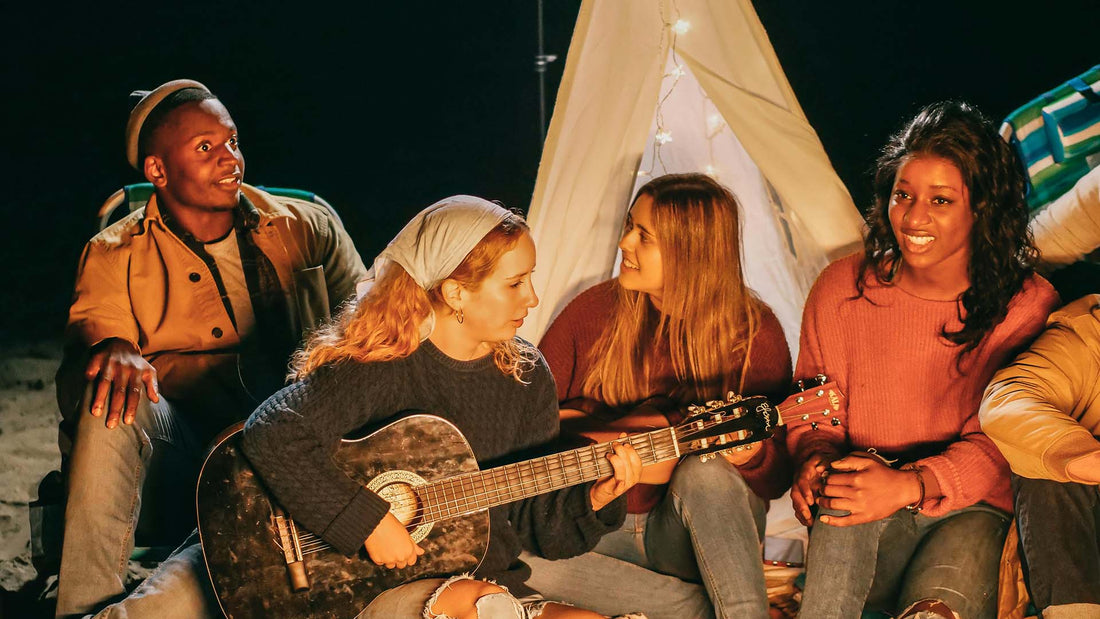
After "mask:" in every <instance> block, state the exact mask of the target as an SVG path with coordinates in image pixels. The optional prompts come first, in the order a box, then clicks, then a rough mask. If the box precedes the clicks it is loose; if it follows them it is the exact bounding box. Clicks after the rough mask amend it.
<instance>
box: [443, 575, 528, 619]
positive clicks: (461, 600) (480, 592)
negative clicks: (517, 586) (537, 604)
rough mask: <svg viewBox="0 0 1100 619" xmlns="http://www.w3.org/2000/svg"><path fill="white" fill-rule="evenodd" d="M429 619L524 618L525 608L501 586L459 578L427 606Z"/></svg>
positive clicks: (446, 585) (449, 581)
mask: <svg viewBox="0 0 1100 619" xmlns="http://www.w3.org/2000/svg"><path fill="white" fill-rule="evenodd" d="M424 617H425V619H488V618H494V619H495V618H497V617H499V618H500V619H512V618H513V617H514V618H515V619H524V618H525V615H524V610H523V605H521V604H520V603H519V601H518V600H516V598H514V597H512V594H510V593H508V590H507V589H505V588H504V587H501V586H500V585H497V584H494V583H491V582H487V581H484V580H476V579H474V578H472V577H470V576H469V575H461V576H455V577H454V578H451V579H450V580H448V581H447V582H445V583H443V584H442V585H440V586H439V588H438V589H436V591H435V593H434V594H432V597H431V598H429V599H428V602H427V604H425V606H424Z"/></svg>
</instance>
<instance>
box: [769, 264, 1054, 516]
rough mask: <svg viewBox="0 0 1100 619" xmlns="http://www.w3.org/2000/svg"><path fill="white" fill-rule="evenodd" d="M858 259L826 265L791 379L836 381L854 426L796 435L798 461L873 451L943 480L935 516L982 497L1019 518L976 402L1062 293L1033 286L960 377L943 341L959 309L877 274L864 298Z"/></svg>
mask: <svg viewBox="0 0 1100 619" xmlns="http://www.w3.org/2000/svg"><path fill="white" fill-rule="evenodd" d="M861 260H862V256H861V255H853V256H848V257H847V258H842V259H840V260H838V261H836V262H834V263H833V264H831V265H829V266H828V267H827V268H826V269H825V270H824V271H823V272H822V273H821V276H820V277H818V279H817V282H816V283H815V284H814V287H813V290H811V291H810V296H809V298H808V299H807V301H806V308H805V310H804V312H803V315H802V334H801V339H800V350H799V355H798V363H797V365H796V370H795V374H796V375H797V376H799V377H804V376H813V375H815V374H818V373H822V374H825V375H826V376H828V377H829V379H830V380H832V381H835V382H836V383H837V386H838V387H839V389H840V391H841V392H842V393H843V394H845V396H846V397H847V423H846V424H845V425H844V426H840V427H833V426H827V425H824V424H822V425H820V426H818V429H811V427H810V426H801V427H798V428H793V429H791V430H790V431H789V433H788V447H789V448H790V451H791V454H792V456H793V457H794V459H795V462H796V464H800V463H801V462H804V461H805V460H806V459H807V458H808V457H809V455H810V454H812V453H813V452H814V451H815V450H819V449H823V450H835V451H839V452H841V453H847V452H848V451H851V450H862V449H868V448H871V447H874V448H875V449H876V450H878V451H879V452H880V453H882V454H885V455H887V456H888V457H891V458H898V459H899V460H901V461H902V462H917V463H919V464H920V465H921V466H922V467H924V468H925V470H926V471H927V472H928V473H931V474H932V475H935V476H936V480H937V481H938V482H939V487H940V489H941V491H942V492H943V496H942V497H937V498H929V499H928V500H926V501H925V503H924V512H925V513H926V514H928V515H930V516H939V515H943V514H945V513H947V512H949V511H953V510H956V509H960V508H963V507H967V506H969V505H973V504H974V503H977V502H979V501H984V502H986V503H988V504H990V505H993V506H994V507H997V508H999V509H1002V510H1005V511H1008V512H1011V511H1012V493H1011V491H1010V489H1009V485H1008V465H1007V463H1006V462H1005V460H1004V458H1003V457H1002V456H1001V453H1000V452H999V451H998V450H997V448H996V446H995V445H994V444H993V442H992V441H991V440H990V439H989V437H987V436H986V435H985V434H983V433H982V431H981V428H980V427H979V423H978V404H979V403H980V402H981V399H982V393H983V391H984V390H985V387H986V385H987V384H989V381H990V378H991V377H992V376H993V373H994V372H995V371H997V369H999V368H1000V367H1002V366H1003V365H1005V364H1006V363H1007V362H1008V361H1010V360H1012V358H1013V356H1014V355H1015V354H1016V353H1018V352H1019V351H1020V350H1021V349H1023V348H1024V347H1026V346H1027V345H1028V344H1029V343H1030V342H1031V341H1032V340H1033V339H1034V338H1035V337H1036V336H1037V335H1038V334H1039V332H1040V331H1041V330H1042V328H1043V324H1044V323H1045V321H1046V318H1047V315H1048V314H1049V313H1050V312H1051V310H1053V309H1054V308H1055V307H1056V306H1057V304H1058V295H1057V293H1055V292H1054V288H1052V287H1051V285H1050V284H1049V283H1047V281H1046V280H1045V279H1043V278H1042V277H1040V276H1038V275H1033V276H1031V277H1030V278H1029V279H1028V280H1026V281H1025V282H1024V286H1023V288H1022V289H1021V290H1020V292H1018V293H1017V294H1016V296H1014V297H1013V298H1012V300H1011V301H1010V302H1009V306H1008V313H1007V315H1006V316H1005V318H1004V320H1002V321H1001V322H1000V323H999V324H997V325H996V326H995V327H994V329H993V330H992V331H991V332H990V333H988V334H987V335H986V336H985V338H984V339H983V340H982V341H981V343H980V344H979V345H978V347H977V348H975V349H974V350H973V351H972V352H970V353H969V354H967V355H966V356H965V357H963V362H962V364H961V373H960V370H959V368H958V367H957V366H956V358H957V356H958V352H959V347H958V346H955V345H953V344H951V343H950V342H948V341H947V340H946V339H944V338H943V337H942V336H941V335H940V333H941V330H942V329H943V327H944V326H945V325H946V327H947V328H948V329H949V330H952V331H954V330H957V329H958V328H959V327H961V324H962V323H961V322H960V321H959V317H958V306H957V304H956V303H955V302H954V301H933V300H928V299H922V298H919V297H916V296H914V295H911V294H909V293H907V292H905V291H904V290H902V289H901V288H900V287H898V286H885V285H881V284H878V283H877V282H875V281H874V277H873V276H868V278H869V279H870V280H871V281H870V282H868V284H867V285H866V286H865V289H864V290H865V295H864V296H863V297H858V298H857V294H858V293H857V291H856V285H855V284H856V276H857V274H858V269H859V265H860V261H861ZM792 397H793V396H792Z"/></svg>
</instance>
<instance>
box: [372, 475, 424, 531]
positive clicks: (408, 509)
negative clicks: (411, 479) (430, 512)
mask: <svg viewBox="0 0 1100 619" xmlns="http://www.w3.org/2000/svg"><path fill="white" fill-rule="evenodd" d="M378 496H380V497H382V498H383V499H386V500H387V501H389V502H390V513H391V514H393V515H394V516H395V517H397V519H398V520H399V521H400V522H401V524H403V525H405V526H409V525H413V524H416V521H417V520H419V519H420V515H419V514H418V513H417V512H418V511H419V507H420V499H419V497H417V496H416V492H414V491H413V489H412V486H409V485H408V484H402V483H396V484H390V485H388V486H383V487H382V489H381V490H380V491H379V492H378Z"/></svg>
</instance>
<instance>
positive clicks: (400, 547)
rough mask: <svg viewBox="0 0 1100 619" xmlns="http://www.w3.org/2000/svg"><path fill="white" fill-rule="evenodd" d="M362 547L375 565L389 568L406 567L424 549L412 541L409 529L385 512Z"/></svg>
mask: <svg viewBox="0 0 1100 619" xmlns="http://www.w3.org/2000/svg"><path fill="white" fill-rule="evenodd" d="M363 547H364V548H366V549H367V554H368V555H370V559H371V561H374V564H375V565H384V566H386V567H388V568H390V569H391V570H392V569H395V568H403V567H408V566H410V565H412V564H413V563H416V558H417V557H419V556H420V555H422V554H424V549H423V548H421V547H420V546H418V545H417V544H416V542H414V541H412V537H410V536H409V530H408V529H406V528H405V525H403V524H401V521H400V520H398V519H397V517H395V516H394V515H393V514H386V517H385V518H383V519H382V521H381V522H379V523H378V526H376V527H374V531H372V532H371V534H370V536H369V537H367V541H365V542H363Z"/></svg>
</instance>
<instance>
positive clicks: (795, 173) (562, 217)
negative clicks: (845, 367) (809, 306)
mask: <svg viewBox="0 0 1100 619" xmlns="http://www.w3.org/2000/svg"><path fill="white" fill-rule="evenodd" d="M684 22H686V24H685V23H684ZM693 96H694V97H693ZM678 101H680V102H679V103H678ZM677 105H679V106H680V107H679V108H677V107H676V106H677ZM685 106H686V107H685ZM715 115H717V116H715ZM715 117H716V118H718V120H719V123H718V124H721V125H723V128H722V129H721V130H719V131H712V130H711V129H712V128H713V127H711V128H707V123H708V122H709V121H708V118H715ZM692 122H693V123H695V126H696V127H697V130H695V131H686V130H685V129H684V126H685V125H684V123H692ZM677 124H679V125H681V126H680V127H679V128H677V129H675V130H671V131H670V130H669V127H670V126H674V125H677ZM662 128H663V129H664V130H666V131H670V132H671V134H672V137H671V142H667V143H658V141H657V140H656V139H655V133H656V131H657V130H658V129H662ZM727 129H728V130H727ZM647 158H648V159H647ZM712 164H713V167H714V168H715V169H716V171H715V173H714V176H716V178H718V180H719V181H720V182H722V183H723V184H725V185H727V186H729V187H730V188H731V189H732V190H733V191H734V193H735V195H737V196H738V199H739V202H740V203H741V206H742V210H743V231H744V235H743V236H744V238H746V239H748V238H754V239H756V238H757V237H759V238H762V239H765V240H766V242H768V243H771V245H770V246H768V247H767V248H766V249H760V250H758V251H754V252H750V251H749V248H748V247H746V248H745V258H744V263H745V269H746V271H747V273H746V277H747V279H748V281H749V284H750V286H753V287H754V289H757V292H758V293H759V294H760V296H761V297H762V298H763V299H764V300H765V301H766V302H768V303H769V304H771V305H772V306H773V308H776V309H777V315H780V320H781V322H783V326H784V329H785V331H787V336H788V340H789V341H792V340H794V341H796V340H797V334H798V315H799V313H800V312H801V306H802V302H803V301H804V298H805V294H806V293H807V292H808V286H809V285H810V283H812V281H813V279H814V278H815V277H816V275H817V272H818V271H819V270H820V269H821V268H822V267H823V266H824V264H825V263H826V262H827V261H828V260H831V259H833V258H837V257H840V256H842V255H844V254H847V253H850V252H851V251H854V250H855V249H857V248H858V246H859V243H860V235H861V231H862V218H861V217H860V214H859V212H858V210H857V209H856V208H855V206H854V205H853V204H852V200H851V197H850V196H849V194H848V192H847V189H846V188H845V187H844V185H843V184H842V183H841V181H840V179H839V178H838V177H837V175H836V173H835V171H834V170H833V168H832V166H831V164H830V163H829V160H828V157H827V155H826V154H825V151H824V149H823V147H822V146H821V142H820V140H819V139H818V137H817V134H816V133H815V132H814V130H813V128H812V127H811V126H810V124H809V122H808V121H807V119H806V117H805V115H804V114H803V112H802V109H801V107H800V106H799V105H798V101H797V99H796V98H795V96H794V92H793V91H792V89H791V87H790V84H789V83H788V82H787V79H786V77H785V75H784V74H783V71H782V68H781V67H780V65H779V61H778V59H777V58H776V56H775V52H774V50H773V49H772V47H771V43H770V42H769V41H768V38H767V34H766V33H765V31H764V28H763V26H762V25H761V24H760V21H759V19H758V18H757V16H756V13H755V11H754V10H753V8H752V4H751V2H750V0H736V1H730V0H675V1H673V0H647V1H639V2H597V1H595V0H585V1H584V3H583V4H582V5H581V9H580V13H579V15H578V18H577V25H576V28H575V30H574V33H573V40H572V43H571V44H570V49H569V53H568V56H567V59H566V66H565V73H564V76H563V78H562V82H561V85H560V87H559V90H558V97H557V102H556V105H555V109H554V115H553V118H552V119H551V123H550V129H549V132H548V134H547V141H546V144H545V147H544V150H543V155H542V160H541V162H540V166H539V174H538V179H537V181H536V184H535V192H534V195H533V198H532V203H531V208H530V210H529V215H528V219H529V221H530V224H531V228H532V234H533V236H534V240H535V243H536V245H537V247H538V251H539V262H540V264H539V267H538V269H537V270H536V272H535V276H534V279H535V285H536V289H537V290H538V291H539V292H540V295H541V297H542V303H541V305H540V306H539V307H538V308H535V309H534V310H533V311H532V312H531V315H530V316H529V318H528V322H527V324H526V325H525V326H524V328H523V330H522V331H521V334H522V335H524V336H525V337H527V338H528V339H531V340H533V341H537V340H538V338H539V336H541V334H542V332H543V331H544V330H545V329H546V327H547V326H548V324H549V323H550V321H551V320H552V319H553V317H554V316H555V315H556V314H557V313H558V312H559V311H560V310H561V308H562V307H564V305H565V304H566V303H567V302H568V301H569V300H571V299H572V297H573V296H575V295H576V294H577V293H578V292H580V291H581V290H583V289H584V288H586V287H588V286H590V285H592V284H595V283H596V282H598V281H601V280H604V279H607V278H608V277H610V276H611V275H612V273H613V269H614V267H615V259H616V255H617V247H616V244H617V240H618V238H619V233H620V231H621V228H622V224H623V220H624V217H625V214H626V211H627V210H628V208H629V206H630V204H629V202H630V198H631V197H632V191H633V190H634V189H635V188H636V186H638V185H639V184H641V183H644V182H645V181H647V180H649V178H648V177H650V176H656V175H659V174H663V173H666V172H681V171H699V172H702V171H704V170H705V169H706V167H707V166H708V165H712ZM639 172H641V175H639ZM647 175H648V176H647ZM750 226H751V227H750ZM761 242H764V241H761ZM746 245H748V243H747V242H746ZM762 256H763V257H762ZM765 258H767V259H765ZM768 282H773V285H772V286H771V288H772V290H769V291H763V290H760V288H761V286H764V285H766V284H767V283H768ZM777 305H779V306H783V307H785V308H786V309H785V310H783V311H780V310H781V309H782V308H781V307H777ZM792 331H793V333H792Z"/></svg>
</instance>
